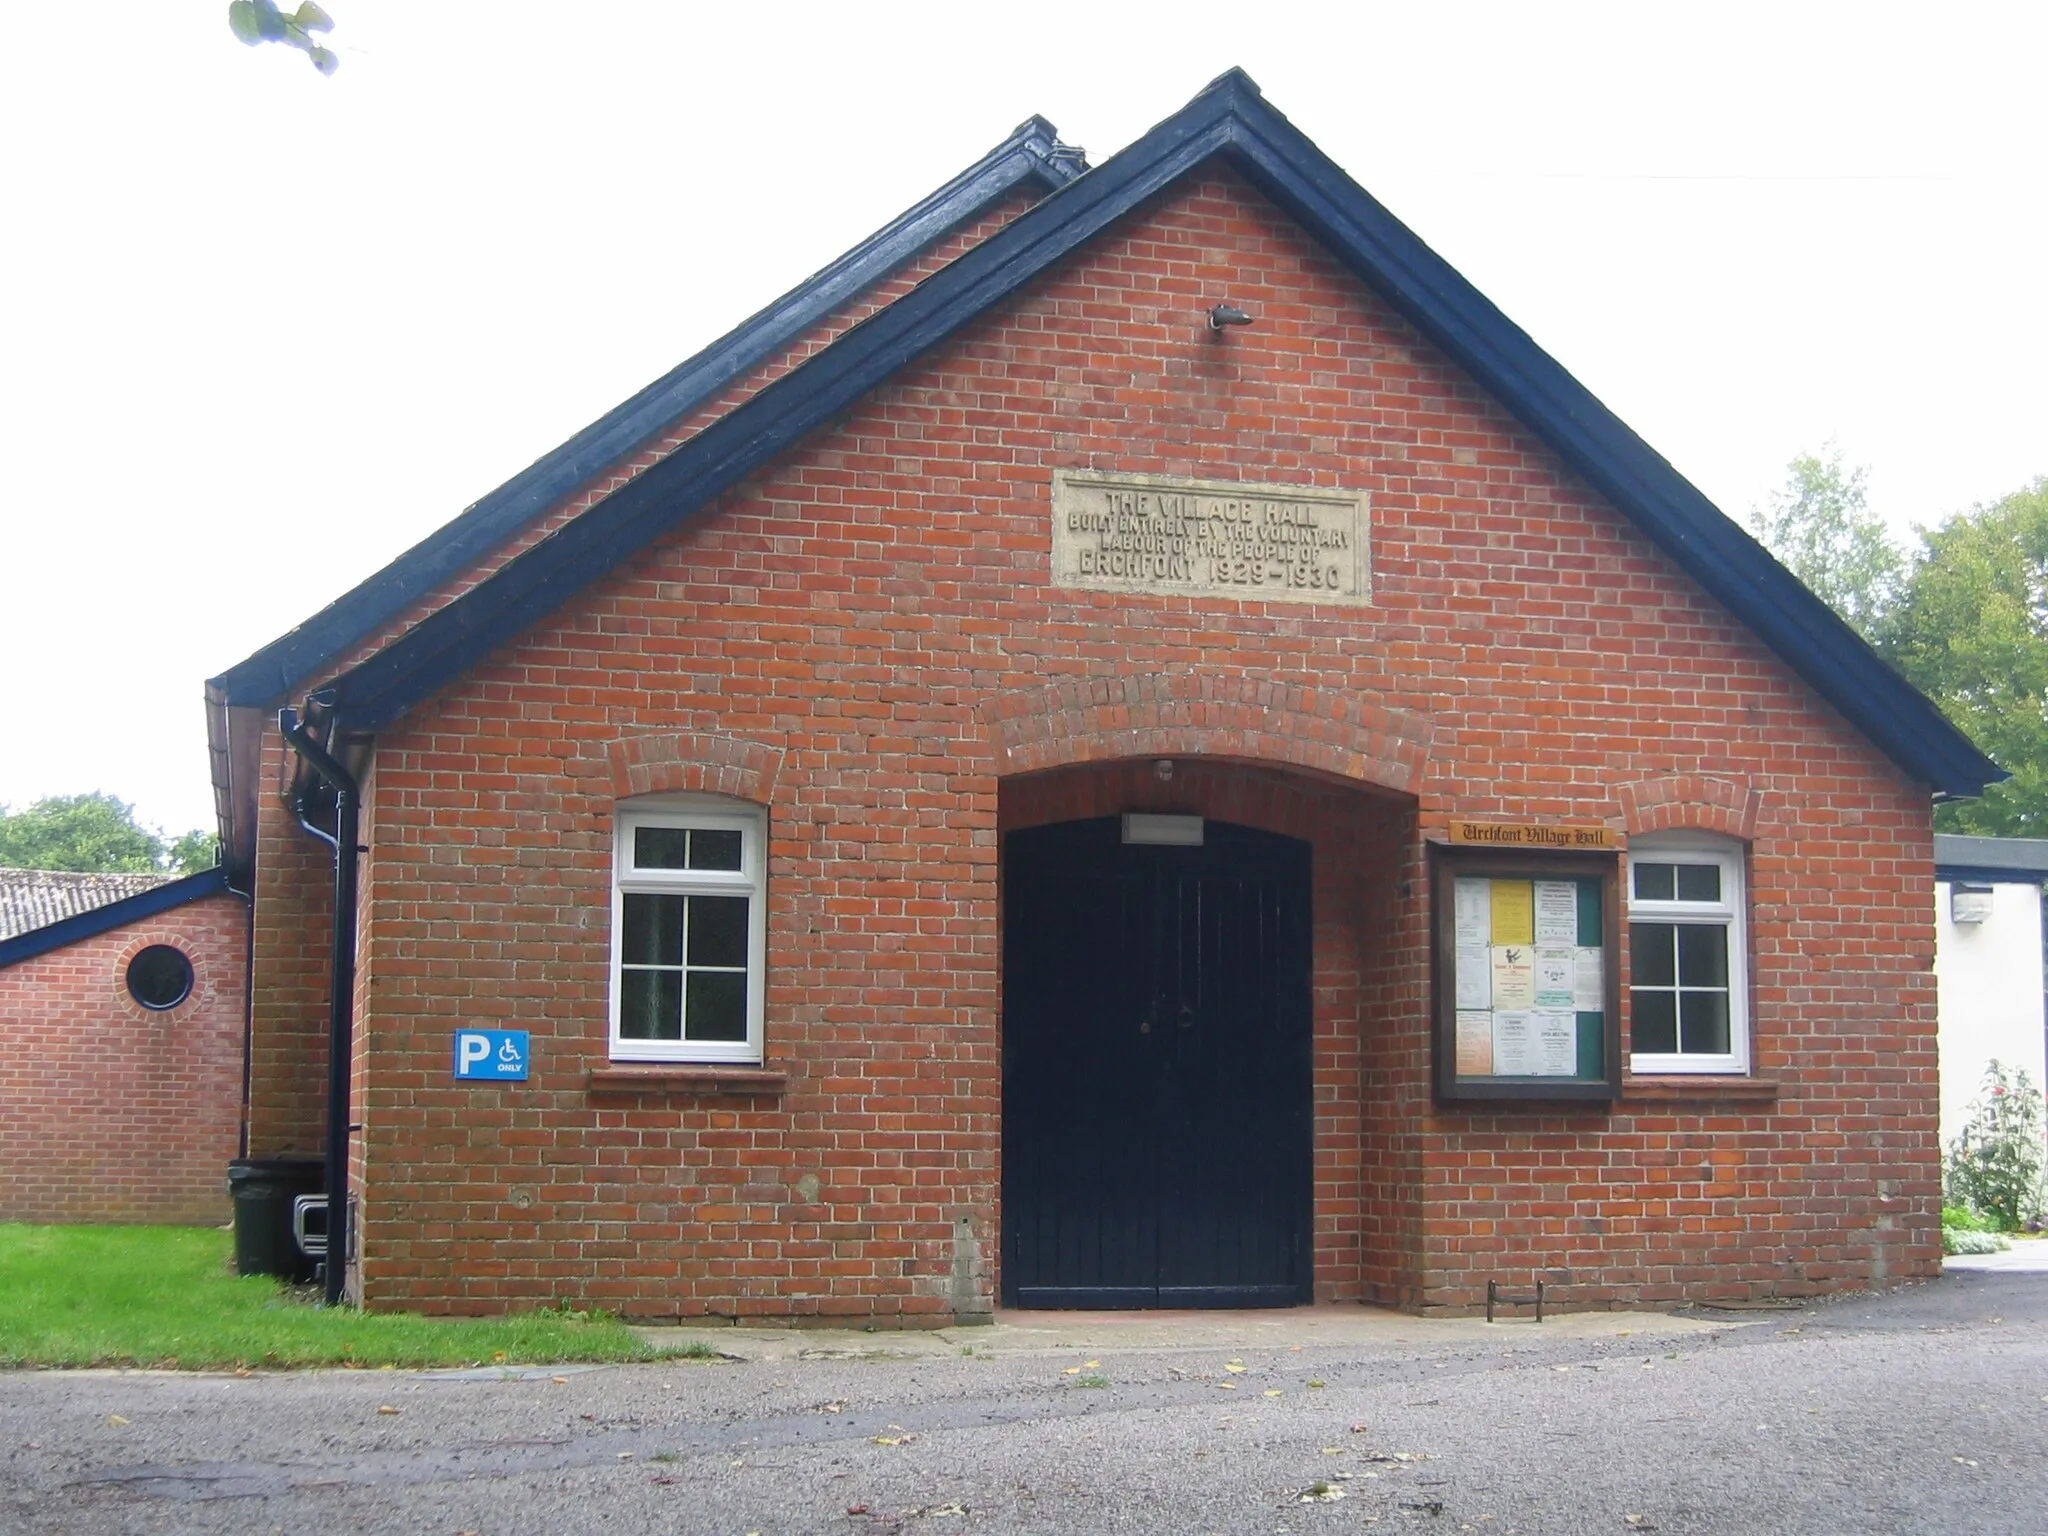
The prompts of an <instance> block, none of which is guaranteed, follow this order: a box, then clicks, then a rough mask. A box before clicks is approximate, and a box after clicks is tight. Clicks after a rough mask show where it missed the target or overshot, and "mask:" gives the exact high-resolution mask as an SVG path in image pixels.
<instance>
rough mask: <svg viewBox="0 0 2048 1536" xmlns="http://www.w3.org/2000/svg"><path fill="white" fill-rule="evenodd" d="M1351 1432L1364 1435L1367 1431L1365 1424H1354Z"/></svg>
mask: <svg viewBox="0 0 2048 1536" xmlns="http://www.w3.org/2000/svg"><path fill="white" fill-rule="evenodd" d="M1351 1433H1353V1434H1354V1435H1362V1434H1364V1433H1365V1426H1364V1425H1363V1424H1354V1425H1352V1426H1351Z"/></svg>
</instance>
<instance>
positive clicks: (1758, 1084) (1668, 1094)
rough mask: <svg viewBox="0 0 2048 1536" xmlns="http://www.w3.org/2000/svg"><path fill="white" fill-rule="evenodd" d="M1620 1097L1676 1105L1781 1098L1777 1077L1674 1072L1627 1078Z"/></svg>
mask: <svg viewBox="0 0 2048 1536" xmlns="http://www.w3.org/2000/svg"><path fill="white" fill-rule="evenodd" d="M1621 1096H1622V1098H1623V1099H1624V1100H1630V1099H1633V1100H1635V1101H1636V1102H1638V1103H1649V1104H1676V1103H1683V1102H1685V1101H1687V1100H1697V1099H1723V1100H1726V1099H1740V1100H1744V1101H1747V1102H1752V1103H1770V1102H1772V1101H1774V1100H1776V1098H1777V1097H1778V1080H1777V1079H1776V1078H1774V1077H1720V1076H1715V1075H1713V1074H1711V1073H1704V1072H1703V1073H1701V1074H1700V1075H1699V1076H1697V1077H1695V1076H1693V1075H1692V1074H1691V1073H1689V1072H1673V1073H1668V1074H1660V1075H1658V1076H1656V1077H1624V1078H1622V1080H1621Z"/></svg>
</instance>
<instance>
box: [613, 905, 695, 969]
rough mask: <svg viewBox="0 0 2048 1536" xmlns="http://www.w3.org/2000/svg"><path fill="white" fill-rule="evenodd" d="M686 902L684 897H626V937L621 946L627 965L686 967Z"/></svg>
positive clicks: (621, 952) (620, 949) (621, 953)
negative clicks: (684, 931)
mask: <svg viewBox="0 0 2048 1536" xmlns="http://www.w3.org/2000/svg"><path fill="white" fill-rule="evenodd" d="M683 900H684V898H683V897H681V896H648V895H644V894H642V893H640V892H637V891H628V892H627V893H626V933H625V939H624V942H623V943H622V944H621V945H620V946H619V952H620V955H621V957H622V958H623V959H624V960H625V962H626V964H628V965H681V964H682V963H683Z"/></svg>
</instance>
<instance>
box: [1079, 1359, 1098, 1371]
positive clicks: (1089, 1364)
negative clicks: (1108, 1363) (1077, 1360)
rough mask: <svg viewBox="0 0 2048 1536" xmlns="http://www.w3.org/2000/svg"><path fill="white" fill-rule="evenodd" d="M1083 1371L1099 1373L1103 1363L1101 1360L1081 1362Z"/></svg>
mask: <svg viewBox="0 0 2048 1536" xmlns="http://www.w3.org/2000/svg"><path fill="white" fill-rule="evenodd" d="M1081 1369H1082V1370H1084V1371H1099V1370H1101V1369H1102V1362H1101V1361H1100V1360H1083V1361H1082V1362H1081Z"/></svg>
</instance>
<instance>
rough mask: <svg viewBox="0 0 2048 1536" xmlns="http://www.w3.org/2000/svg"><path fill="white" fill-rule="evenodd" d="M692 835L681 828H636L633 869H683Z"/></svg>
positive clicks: (686, 861) (634, 830) (685, 865)
mask: <svg viewBox="0 0 2048 1536" xmlns="http://www.w3.org/2000/svg"><path fill="white" fill-rule="evenodd" d="M689 836H690V834H689V833H688V832H687V831H685V830H684V829H683V828H681V827H635V828H634V829H633V867H634V868H635V869H683V868H686V867H687V863H688V859H687V854H686V849H687V847H688V842H689Z"/></svg>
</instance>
